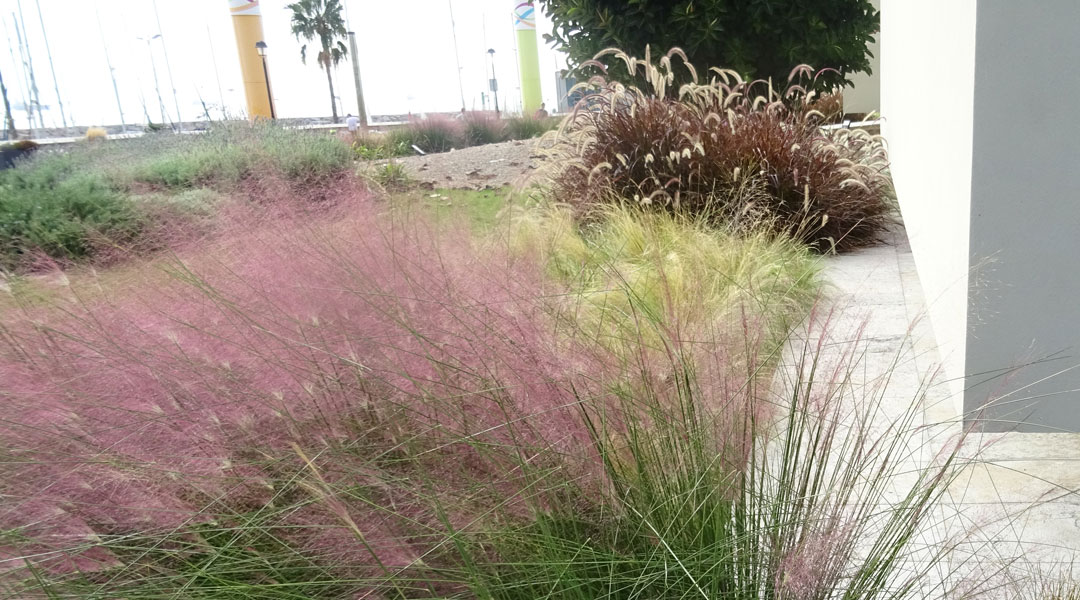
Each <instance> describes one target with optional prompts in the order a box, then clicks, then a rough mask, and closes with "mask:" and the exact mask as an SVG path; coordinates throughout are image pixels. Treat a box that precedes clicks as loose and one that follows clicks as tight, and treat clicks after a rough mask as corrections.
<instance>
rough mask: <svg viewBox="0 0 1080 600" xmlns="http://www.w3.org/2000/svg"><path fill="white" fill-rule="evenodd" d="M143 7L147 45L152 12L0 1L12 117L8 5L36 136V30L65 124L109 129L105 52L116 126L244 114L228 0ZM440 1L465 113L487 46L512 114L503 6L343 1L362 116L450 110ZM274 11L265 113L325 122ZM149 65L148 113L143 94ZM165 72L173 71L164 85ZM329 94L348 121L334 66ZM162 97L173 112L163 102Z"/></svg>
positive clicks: (20, 121)
mask: <svg viewBox="0 0 1080 600" xmlns="http://www.w3.org/2000/svg"><path fill="white" fill-rule="evenodd" d="M39 2H40V7H41V18H40V19H39V16H38V5H39ZM156 2H157V9H158V12H159V14H160V23H161V27H160V33H161V34H162V36H163V37H162V39H161V40H152V41H151V42H150V43H149V44H147V42H146V41H143V40H140V39H139V38H144V39H147V38H151V37H153V36H154V35H155V34H157V33H158V32H159V28H158V22H157V19H155V14H154V0H0V20H2V21H3V28H2V29H0V31H2V32H3V38H4V40H5V42H7V43H5V44H3V46H2V47H0V73H2V74H3V77H4V83H5V85H6V86H7V88H8V98H9V100H10V101H11V103H12V107H13V109H14V108H16V106H18V107H20V108H21V106H22V105H23V103H24V101H26V100H28V99H29V89H28V88H29V85H28V82H27V77H28V76H27V75H26V73H25V69H23V68H22V66H21V65H22V62H23V61H22V58H21V57H20V54H19V44H18V39H17V36H16V27H15V24H16V22H17V21H18V20H19V4H20V3H21V5H22V23H25V27H26V33H27V41H28V44H29V49H30V58H31V59H32V61H33V66H34V74H35V79H36V83H37V89H38V95H39V97H40V99H41V103H42V104H43V105H47V106H48V107H49V109H48V110H46V111H45V125H46V126H59V125H60V111H59V110H58V105H57V102H56V99H57V94H56V91H55V89H54V85H53V78H52V72H51V71H50V68H49V59H48V54H47V52H46V47H45V37H44V36H43V34H42V20H44V25H45V30H46V31H47V32H48V42H49V46H50V48H51V50H52V58H53V64H54V66H55V69H56V75H57V79H58V81H59V88H60V97H61V98H62V99H63V101H64V108H65V110H66V112H67V116H68V120H69V122H71V121H74V122H75V123H77V124H79V125H94V124H114V123H119V122H120V112H119V108H118V106H117V101H116V96H115V95H114V93H113V88H112V82H111V80H110V78H109V69H108V66H107V62H106V53H105V48H106V47H107V48H108V58H109V59H110V60H111V61H112V67H113V69H114V73H115V76H116V85H117V88H118V90H119V95H120V105H121V106H122V107H123V111H124V118H125V120H126V122H128V123H144V122H146V116H145V115H146V113H147V112H148V113H149V115H150V117H151V119H153V120H154V121H155V122H159V121H161V104H164V107H165V112H166V114H167V116H168V119H175V118H176V112H177V108H176V104H179V110H180V113H181V116H182V117H183V119H184V120H195V119H197V118H201V115H202V112H203V109H202V104H201V103H200V97H201V99H202V100H203V101H205V102H206V104H207V105H209V106H210V110H211V114H212V116H214V118H220V115H221V108H220V107H221V105H222V104H224V107H225V110H226V111H227V112H228V113H229V114H230V115H239V114H240V113H241V112H242V111H243V110H244V107H245V103H244V98H243V89H242V86H241V82H240V66H239V61H238V59H237V55H236V41H235V38H234V36H233V31H232V24H231V22H230V18H231V17H230V15H229V11H228V2H227V0H156ZM451 2H452V6H453V14H454V19H455V21H456V24H457V27H456V30H457V41H458V50H459V57H460V61H461V75H462V77H461V80H462V84H463V86H462V87H463V88H464V96H465V103H466V106H467V107H468V108H470V109H472V108H476V109H479V108H480V107H481V98H480V94H481V92H484V91H485V90H486V86H487V78H488V77H490V74H489V71H490V68H491V67H490V63H489V62H488V61H487V54H486V50H487V49H488V48H489V47H490V48H494V49H495V57H496V64H495V69H496V74H497V77H498V78H499V82H500V103H501V104H502V105H503V106H504V107H505V106H509V107H511V108H514V107H517V106H520V99H519V92H518V89H517V88H518V68H517V57H516V53H515V35H514V31H513V26H512V23H511V11H512V9H513V5H514V4H515V2H514V0H344V3H345V5H346V8H347V12H348V17H349V21H350V26H351V28H352V29H353V30H354V31H356V32H357V44H358V47H359V52H360V69H361V74H362V78H363V86H364V97H365V99H366V100H367V106H368V112H369V113H371V114H400V113H405V112H410V111H411V112H413V113H423V112H428V111H453V110H457V109H459V108H460V107H461V93H460V92H459V87H458V78H457V66H456V64H455V60H454V40H453V36H452V31H453V30H452V28H451V25H450V6H451ZM286 4H288V1H287V0H262V1H261V5H262V13H263V30H264V33H265V37H266V43H267V44H268V46H269V70H270V78H271V81H272V83H273V90H274V96H275V100H276V102H277V110H278V115H279V116H282V117H305V116H318V115H329V114H330V104H329V91H328V89H327V85H326V77H325V75H324V74H323V73H322V71H320V70H319V68H318V67H317V66H316V65H315V64H314V62H311V63H309V64H308V65H306V66H305V65H303V64H302V63H301V62H300V46H301V42H297V41H296V40H295V38H293V36H292V34H290V33H289V11H287V10H286V9H285V5H286ZM537 12H540V11H537ZM99 16H100V22H101V28H100V30H99V27H98V17H99ZM539 18H540V22H539V23H538V33H539V34H542V33H543V32H545V31H550V23H549V22H548V21H547V20H546V19H545V18H544V17H543V16H542V15H540V17H539ZM103 38H104V43H103V41H102V40H103ZM162 41H163V42H164V44H162ZM539 44H540V47H541V49H540V73H541V81H542V84H543V88H544V100H545V102H547V104H548V106H549V107H550V106H554V105H555V72H556V70H557V69H558V68H563V67H565V60H564V58H563V57H562V55H561V54H559V53H557V52H555V51H553V50H552V49H551V48H550V47H549V46H547V45H545V44H544V43H543V39H542V38H540V39H539ZM165 53H167V54H168V65H167V64H166V60H165ZM215 58H216V60H215ZM155 66H156V69H157V76H158V80H159V82H160V89H161V95H162V102H161V103H159V102H158V96H157V92H156V91H155V86H154V67H155ZM168 67H171V71H172V83H171V84H170V77H169V68H168ZM219 82H220V87H219ZM334 85H335V90H336V92H337V95H338V96H339V97H340V98H341V101H342V102H341V105H340V108H339V111H340V112H341V114H345V113H347V112H353V113H355V112H356V94H355V91H354V90H355V87H354V85H353V77H352V69H351V65H350V64H349V63H347V62H346V63H342V64H341V65H340V66H339V67H338V69H337V71H336V72H335V74H334ZM173 87H175V89H176V96H177V98H178V102H174V100H173V94H172V89H173ZM144 104H145V107H146V108H145V110H144ZM14 112H15V118H16V121H17V122H16V125H17V126H18V127H19V128H25V127H26V123H27V117H26V113H25V110H15V111H14Z"/></svg>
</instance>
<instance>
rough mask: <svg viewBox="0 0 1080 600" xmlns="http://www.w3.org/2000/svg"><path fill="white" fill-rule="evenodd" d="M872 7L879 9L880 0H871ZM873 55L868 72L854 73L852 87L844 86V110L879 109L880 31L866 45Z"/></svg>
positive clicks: (870, 110) (854, 111)
mask: <svg viewBox="0 0 1080 600" xmlns="http://www.w3.org/2000/svg"><path fill="white" fill-rule="evenodd" d="M871 4H873V5H874V8H876V9H878V10H881V0H873V1H872V2H871ZM867 48H868V49H869V50H870V53H871V54H873V55H874V56H873V57H872V58H871V59H870V73H869V74H867V73H856V74H855V75H854V76H852V78H851V83H852V85H853V86H854V87H850V88H844V112H846V113H872V112H877V111H880V110H881V33H880V32H879V33H877V34H876V35H875V36H874V43H872V44H869V45H867Z"/></svg>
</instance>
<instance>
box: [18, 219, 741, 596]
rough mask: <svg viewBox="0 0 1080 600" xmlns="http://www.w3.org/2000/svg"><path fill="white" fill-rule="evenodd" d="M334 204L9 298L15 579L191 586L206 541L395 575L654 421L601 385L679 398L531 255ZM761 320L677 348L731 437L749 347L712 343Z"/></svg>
mask: <svg viewBox="0 0 1080 600" xmlns="http://www.w3.org/2000/svg"><path fill="white" fill-rule="evenodd" d="M350 214H351V216H348V217H342V218H340V219H339V220H337V221H336V222H332V223H329V224H323V225H321V226H319V227H317V228H316V227H312V228H307V227H301V228H300V229H299V232H297V230H296V229H294V228H295V224H290V223H289V222H288V221H287V220H286V219H281V220H279V221H278V224H277V225H274V224H269V225H267V226H266V227H264V228H263V229H262V231H261V232H258V233H250V234H248V235H239V234H238V235H236V236H234V237H230V238H226V239H224V240H221V241H217V242H215V243H214V244H213V246H212V248H211V249H208V251H207V252H206V253H205V254H200V255H196V256H194V257H192V258H190V259H189V260H187V261H185V262H176V261H171V260H161V261H158V262H156V263H151V264H149V265H146V266H144V267H142V270H143V271H146V272H149V273H158V272H161V271H164V272H166V274H167V277H166V278H165V279H164V280H163V278H162V277H160V276H157V275H155V276H154V277H152V278H147V276H146V274H145V273H141V272H140V269H132V270H131V272H130V273H129V275H128V277H130V278H132V280H131V281H129V282H128V283H127V284H126V285H116V284H117V282H115V281H114V282H111V285H110V287H111V288H112V289H117V290H120V291H119V292H116V293H113V292H111V291H110V290H108V289H98V290H96V292H94V293H88V292H87V290H88V289H89V288H88V286H87V285H86V284H85V283H84V284H82V285H80V286H73V287H71V288H70V289H69V291H68V294H69V297H67V298H65V299H63V300H61V301H58V302H57V303H56V305H55V306H51V307H45V306H42V305H41V304H40V303H39V302H34V303H23V304H22V305H21V307H19V308H17V309H16V310H14V311H11V312H8V313H6V315H5V318H4V320H3V322H2V329H0V331H2V336H0V337H2V342H0V375H2V379H3V381H4V385H3V387H2V388H0V396H2V398H3V401H4V403H5V406H6V407H7V408H8V414H9V418H8V420H7V421H6V422H5V425H4V431H3V437H4V440H5V447H6V448H7V450H6V452H7V455H8V457H9V460H8V461H5V463H4V465H3V468H4V471H5V473H4V476H3V479H2V480H3V482H4V483H3V486H4V495H5V503H4V506H3V507H2V508H0V528H2V529H3V530H4V531H8V532H11V534H10V535H8V536H6V537H5V539H4V542H3V546H4V550H3V555H4V556H6V557H8V562H9V563H16V564H10V566H9V567H8V568H9V569H15V570H14V571H10V572H9V573H8V575H7V576H6V583H9V584H12V585H17V580H18V579H19V577H29V573H30V572H32V573H35V574H40V575H41V576H43V577H47V578H48V579H49V580H50V581H52V582H53V583H52V585H54V586H59V587H57V588H56V589H61V590H63V589H75V590H83V591H84V592H86V591H88V590H97V592H99V593H100V592H104V591H106V590H125V592H124V593H126V594H134V593H135V590H136V589H138V587H137V586H138V581H139V580H140V579H139V578H140V577H144V576H145V575H146V573H147V570H148V569H149V570H151V571H153V572H155V573H156V575H155V579H154V581H156V582H157V584H158V585H160V586H161V587H160V589H175V588H178V587H182V586H188V587H189V588H190V587H191V586H194V587H195V588H200V589H201V588H202V586H205V585H209V583H210V582H209V581H204V580H203V579H201V577H203V576H204V575H205V573H202V572H201V571H200V569H194V570H192V565H202V566H205V567H206V568H207V569H209V568H210V565H211V564H212V563H216V564H217V565H218V567H220V569H216V568H215V569H213V571H214V573H215V575H214V577H215V578H218V579H220V578H230V577H232V578H235V583H237V584H239V583H240V582H247V583H246V584H249V585H256V586H257V585H259V583H258V581H259V580H260V579H261V578H262V577H269V579H270V580H273V579H274V577H275V576H273V575H267V574H266V572H265V570H263V571H259V569H263V567H265V569H270V570H272V571H273V570H278V571H281V572H283V573H288V575H287V576H288V577H290V578H295V579H297V580H298V583H297V585H300V584H304V585H308V586H309V587H308V588H305V589H308V590H309V591H310V593H315V591H316V590H317V591H318V593H320V594H321V593H327V591H328V590H330V589H339V587H338V586H344V587H345V588H349V587H350V586H351V587H352V588H354V589H362V588H365V586H371V585H374V583H373V580H377V581H380V582H382V583H383V584H386V582H387V581H391V580H393V579H394V578H402V579H403V580H410V579H409V578H408V577H405V576H404V575H403V573H405V574H408V573H412V574H413V575H411V576H410V577H417V575H416V574H417V573H423V572H424V571H423V569H425V568H429V567H428V566H426V565H430V564H440V565H442V568H446V567H447V565H457V564H458V562H459V560H460V558H456V557H454V556H453V555H452V553H451V552H450V550H451V547H452V546H453V544H451V543H449V541H448V540H446V539H444V537H443V536H445V534H446V533H445V532H446V531H447V529H448V528H449V530H456V529H458V528H460V529H462V530H467V531H471V530H478V531H490V530H491V528H492V527H493V525H494V524H495V523H500V522H505V520H506V519H517V520H524V522H527V521H528V520H529V518H530V517H529V515H532V514H534V512H535V511H536V510H542V509H543V508H544V507H554V506H556V505H560V504H561V503H563V502H566V501H568V500H567V499H566V494H568V493H571V495H572V496H575V498H574V499H572V501H573V502H585V501H586V500H585V499H586V498H588V497H589V496H590V495H595V494H597V493H601V491H602V490H604V489H607V488H609V487H610V482H609V483H605V481H606V480H607V476H606V475H605V474H604V473H603V469H602V461H600V460H599V456H598V455H597V453H596V450H595V448H594V441H593V440H594V435H595V434H596V431H595V430H593V429H591V428H590V427H591V426H590V423H591V422H592V421H591V420H590V419H596V418H600V417H602V418H603V421H604V422H605V423H606V424H605V428H608V429H609V430H610V432H611V434H612V435H615V434H616V432H618V431H619V430H621V428H625V427H633V428H638V427H641V425H642V424H643V423H649V422H654V421H657V420H662V419H663V412H653V413H651V416H650V412H649V411H650V410H654V409H655V408H656V407H653V408H650V407H648V406H647V405H642V406H639V407H636V408H634V409H633V410H627V408H628V406H629V405H626V406H622V405H621V402H615V398H616V396H612V395H611V392H610V391H609V388H610V386H615V389H618V390H622V391H623V393H630V394H632V395H633V394H637V393H638V392H639V391H643V390H650V391H649V394H648V395H649V396H650V397H655V398H659V399H660V405H664V406H674V405H675V404H676V402H677V400H676V398H675V396H674V395H673V394H675V391H676V390H677V387H678V386H675V385H674V382H675V381H676V380H677V379H678V377H679V374H678V372H677V370H673V368H674V363H672V362H671V360H670V356H669V355H668V352H669V350H665V349H663V348H660V347H656V346H655V345H652V344H648V345H646V344H641V345H640V348H641V350H640V351H639V352H637V353H636V354H631V353H626V352H623V353H622V356H621V357H618V358H617V357H616V356H615V355H614V354H613V353H612V352H611V350H610V348H609V347H608V346H606V345H604V344H597V343H595V339H594V336H595V333H594V332H591V331H588V330H587V329H581V328H575V327H574V326H573V325H572V322H570V321H567V320H565V319H560V318H559V317H558V315H560V314H566V313H568V312H572V311H573V310H575V308H574V306H575V304H576V300H574V298H575V294H567V293H566V287H565V285H563V284H561V283H558V282H555V283H552V282H551V281H549V280H548V279H547V278H546V277H545V275H544V273H543V271H544V265H542V264H539V263H537V262H535V261H534V260H530V259H528V258H524V257H520V256H516V255H506V254H505V253H502V254H500V253H499V252H497V251H494V250H493V249H492V248H489V249H488V250H487V251H485V252H483V253H478V252H476V249H475V248H474V246H473V244H472V241H471V240H470V239H469V238H467V237H465V236H463V235H461V234H454V233H448V232H446V231H442V230H440V231H436V230H433V229H431V228H428V227H425V226H423V225H409V224H408V222H409V220H391V221H387V220H384V219H381V218H379V217H377V216H375V215H374V211H373V210H372V209H371V208H368V209H367V210H360V211H359V212H356V213H350ZM140 280H143V281H146V282H147V284H143V285H140V283H139V281H140ZM89 287H93V286H92V284H91V285H90V286H89ZM643 318H645V319H647V320H653V321H655V320H656V319H657V318H658V315H651V316H650V315H645V314H644V313H643ZM754 320H755V318H754V317H753V316H752V315H749V314H748V315H747V316H745V318H744V319H742V320H740V321H738V322H736V323H734V324H733V325H732V326H731V327H728V326H723V327H721V326H720V325H718V324H715V323H714V324H711V325H710V329H711V330H712V332H713V335H714V337H713V342H712V343H705V342H699V343H697V344H695V346H694V348H693V349H692V352H690V354H692V355H693V356H696V357H699V358H700V360H698V361H697V362H698V365H697V367H696V368H697V371H696V373H695V375H694V380H695V385H696V386H698V387H699V388H701V389H708V390H710V393H709V394H708V395H709V404H708V405H703V406H704V407H706V408H708V410H710V411H713V412H715V413H717V414H720V413H724V412H725V411H726V412H727V414H729V416H728V417H726V418H725V419H723V420H722V421H723V422H724V423H726V425H724V427H725V428H726V430H727V431H729V434H727V435H724V436H721V437H722V438H723V439H726V440H729V441H730V440H733V439H735V438H736V437H737V435H736V433H735V432H736V431H737V427H736V425H737V423H738V422H739V420H738V418H736V417H737V416H739V415H745V411H744V410H743V408H745V406H738V404H739V403H740V402H741V403H743V404H745V400H746V398H745V394H738V393H735V392H736V390H737V389H738V388H739V387H740V386H742V385H743V383H742V382H743V371H742V370H743V369H744V368H746V364H745V361H744V362H739V363H736V362H735V361H733V360H725V359H724V357H729V358H730V357H732V356H733V355H734V354H735V353H736V352H738V353H742V352H743V350H741V349H740V350H737V351H736V350H735V349H736V348H738V347H739V344H743V346H744V347H745V346H746V345H747V344H749V345H751V346H753V345H755V344H757V343H759V342H758V341H755V339H756V337H755V336H757V334H754V333H753V332H754V331H757V330H758V325H757V324H756V323H755V322H754ZM657 326H659V322H658V321H657V322H656V324H655V325H654V327H657ZM748 332H750V333H749V335H747V333H748ZM735 340H739V344H737V343H734V342H735ZM681 353H683V352H681ZM690 354H687V356H689V355H690ZM630 356H636V358H634V359H633V361H636V362H632V361H630V360H628V357H630ZM735 364H738V365H739V366H738V367H737V369H736V368H734V367H733V365H735ZM722 390H723V391H722ZM583 397H588V398H589V400H588V407H589V408H588V409H586V411H585V412H582V410H583V409H582V398H583ZM665 398H666V400H665ZM735 398H739V400H738V401H736V400H735ZM584 415H591V417H589V418H584V419H583V416H584ZM619 415H621V416H619ZM720 422H721V421H720V420H717V424H719V423H720ZM617 423H623V425H617ZM735 445H736V446H738V445H739V444H735ZM620 452H625V451H620ZM609 458H610V457H609ZM628 460H630V459H629V458H628ZM569 483H572V486H570V487H568V484H569ZM580 494H583V495H582V496H580V497H577V495H580ZM448 553H449V554H448ZM260 555H261V556H262V558H261V560H262V561H263V562H262V563H260V564H262V566H261V567H260V566H257V565H253V563H254V562H257V561H258V560H260V559H258V557H259V556H260ZM19 557H33V558H32V559H28V560H30V562H29V563H25V564H24V562H23V560H22V559H21V558H19ZM204 562H205V563H206V564H205V565H204V564H203V563H204ZM245 564H246V565H248V568H247V569H246V570H245V569H242V568H241V566H242V565H245ZM24 566H25V567H26V568H28V569H31V570H30V571H29V572H27V571H24V570H22V569H21V568H22V567H24ZM252 569H256V570H257V572H256V573H252V571H251V570H252ZM403 569H404V570H405V571H402V570H403ZM258 573H262V575H258ZM325 574H330V575H332V578H333V580H334V584H333V585H332V586H331V585H330V584H329V583H327V584H325V585H324V584H320V583H318V581H319V578H320V577H322V576H323V575H325ZM391 575H393V576H391ZM285 576H286V575H280V574H279V575H277V576H276V577H279V578H280V577H285ZM424 577H426V576H424ZM451 579H452V578H451ZM263 583H265V585H267V586H270V583H267V582H263ZM414 583H415V582H414ZM386 585H389V584H386ZM409 585H412V584H409ZM461 585H465V584H464V583H462V582H458V583H455V584H453V585H451V587H455V586H461ZM64 586H74V587H70V588H68V587H64ZM132 586H135V587H132ZM268 589H270V588H268ZM268 593H269V592H268Z"/></svg>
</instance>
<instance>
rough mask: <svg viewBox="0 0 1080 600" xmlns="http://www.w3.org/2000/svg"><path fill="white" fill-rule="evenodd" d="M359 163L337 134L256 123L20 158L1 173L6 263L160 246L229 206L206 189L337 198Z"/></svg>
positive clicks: (1, 240)
mask: <svg viewBox="0 0 1080 600" xmlns="http://www.w3.org/2000/svg"><path fill="white" fill-rule="evenodd" d="M352 164H353V152H352V151H351V149H350V148H349V146H348V144H346V143H344V142H343V141H341V140H338V139H336V138H333V137H330V136H327V135H325V134H320V133H313V132H306V131H296V130H288V129H284V128H281V127H278V126H274V125H269V124H257V125H254V126H252V125H248V124H246V123H245V124H242V125H228V124H222V125H219V126H215V128H214V129H213V130H211V131H209V132H207V133H205V134H202V135H191V136H175V135H154V136H145V137H144V138H140V139H135V140H115V141H109V142H104V143H100V144H99V143H95V144H85V145H77V146H75V147H73V148H71V149H69V150H67V151H66V152H64V153H63V154H62V155H54V154H50V155H47V156H38V157H37V158H36V159H33V160H20V161H19V162H18V164H17V166H16V167H15V168H12V169H7V170H4V171H2V172H0V191H2V192H3V194H2V198H3V200H2V201H0V266H2V267H3V268H7V269H11V268H25V267H27V266H28V264H29V263H30V262H34V259H31V257H35V256H37V257H41V256H47V257H51V258H53V259H56V260H60V261H63V262H67V261H71V260H78V259H85V258H94V257H95V256H97V255H98V251H99V250H101V249H104V248H105V247H112V246H116V245H126V246H127V247H126V248H125V249H124V250H123V251H122V252H121V251H119V250H120V249H119V248H113V251H112V252H110V253H109V256H111V257H115V258H120V257H121V256H130V255H131V254H132V253H135V254H138V253H140V252H145V251H150V250H153V249H160V248H161V247H162V246H161V244H162V243H166V244H167V243H169V241H170V240H172V241H176V240H180V239H182V238H184V237H185V235H186V234H185V232H189V226H190V225H191V223H189V222H188V221H189V217H192V216H195V217H198V218H200V219H202V218H204V217H206V216H207V215H206V213H205V209H208V208H209V209H212V210H216V209H217V207H219V206H221V205H222V204H223V203H222V202H219V201H217V200H216V199H215V200H214V201H213V202H210V203H207V202H203V201H202V200H200V196H199V192H198V191H199V190H204V189H205V190H213V192H215V193H214V194H211V195H212V196H215V197H217V196H218V195H220V194H230V193H235V192H241V193H242V194H243V195H244V197H250V196H251V195H252V194H253V195H254V196H256V197H257V198H258V199H259V200H260V201H264V200H265V201H280V200H282V199H283V198H282V194H280V193H279V192H278V191H277V190H274V189H272V188H274V186H281V187H283V188H286V189H288V188H291V191H292V192H293V193H294V194H295V195H298V196H300V197H302V198H310V199H311V200H313V201H315V200H320V199H322V198H324V197H327V192H326V186H325V185H321V184H322V183H323V181H322V180H325V179H328V178H331V177H335V176H338V175H343V174H347V173H350V170H351V167H352ZM254 176H257V177H254ZM248 184H250V185H248ZM311 184H317V185H314V186H312V185H311ZM345 187H347V186H345ZM248 188H251V189H250V190H249V189H248ZM237 195H241V194H237ZM331 195H332V194H331ZM204 196H205V195H204ZM193 199H194V200H195V201H194V202H192V200H193ZM203 199H205V198H203ZM174 200H175V201H174ZM189 205H190V207H193V208H194V209H193V210H188V208H189ZM170 228H173V229H175V230H176V231H169V229H170ZM144 234H145V235H144ZM102 256H104V255H102ZM110 260H111V258H110Z"/></svg>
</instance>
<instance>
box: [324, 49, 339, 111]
mask: <svg viewBox="0 0 1080 600" xmlns="http://www.w3.org/2000/svg"><path fill="white" fill-rule="evenodd" d="M323 69H324V70H325V71H326V83H327V84H329V85H330V113H331V114H332V115H333V116H334V122H335V123H337V122H338V116H337V102H336V101H335V100H334V80H333V78H332V77H330V65H327V64H324V65H323Z"/></svg>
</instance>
